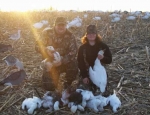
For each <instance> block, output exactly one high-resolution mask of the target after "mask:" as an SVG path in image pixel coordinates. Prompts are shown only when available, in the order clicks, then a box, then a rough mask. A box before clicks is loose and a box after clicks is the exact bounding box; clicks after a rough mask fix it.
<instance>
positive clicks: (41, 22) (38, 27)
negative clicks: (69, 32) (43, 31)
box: [33, 20, 48, 29]
mask: <svg viewBox="0 0 150 115" xmlns="http://www.w3.org/2000/svg"><path fill="white" fill-rule="evenodd" d="M44 25H48V21H47V20H42V21H40V22H37V23H34V24H33V27H34V28H37V29H40V28H42V27H43V26H44Z"/></svg>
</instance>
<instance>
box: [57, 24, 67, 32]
mask: <svg viewBox="0 0 150 115" xmlns="http://www.w3.org/2000/svg"><path fill="white" fill-rule="evenodd" d="M55 30H56V33H57V34H64V33H65V31H66V24H57V25H55Z"/></svg>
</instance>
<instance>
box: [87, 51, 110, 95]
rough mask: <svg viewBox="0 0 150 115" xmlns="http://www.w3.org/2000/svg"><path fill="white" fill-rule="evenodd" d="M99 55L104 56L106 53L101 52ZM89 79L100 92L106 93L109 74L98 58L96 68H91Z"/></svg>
mask: <svg viewBox="0 0 150 115" xmlns="http://www.w3.org/2000/svg"><path fill="white" fill-rule="evenodd" d="M98 54H100V55H103V54H104V51H103V50H100V51H99V52H98ZM89 77H90V79H91V80H92V82H93V83H94V84H95V85H96V86H97V87H99V88H100V91H101V92H102V93H103V92H105V88H106V85H107V74H106V70H105V68H104V66H102V65H101V62H100V60H99V59H98V58H96V60H95V63H94V67H93V69H92V67H90V68H89Z"/></svg>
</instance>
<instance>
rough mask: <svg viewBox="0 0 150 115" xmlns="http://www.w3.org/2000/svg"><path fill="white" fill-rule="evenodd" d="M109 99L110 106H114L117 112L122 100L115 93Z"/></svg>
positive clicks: (114, 110)
mask: <svg viewBox="0 0 150 115" xmlns="http://www.w3.org/2000/svg"><path fill="white" fill-rule="evenodd" d="M108 101H109V102H110V106H111V107H112V109H113V112H114V113H116V112H117V109H118V108H119V107H120V106H121V101H120V100H119V98H118V97H117V96H116V94H115V93H114V94H113V95H110V96H109V97H108Z"/></svg>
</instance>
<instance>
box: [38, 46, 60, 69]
mask: <svg viewBox="0 0 150 115" xmlns="http://www.w3.org/2000/svg"><path fill="white" fill-rule="evenodd" d="M46 48H47V50H48V51H49V52H51V53H53V55H54V60H53V61H52V62H50V61H48V59H47V58H46V59H45V60H43V61H42V62H41V66H40V67H41V69H43V68H45V67H46V68H47V70H49V69H51V68H52V66H53V64H54V63H58V62H60V61H61V56H60V54H59V53H58V52H56V51H55V49H54V47H53V46H47V47H46Z"/></svg>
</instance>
